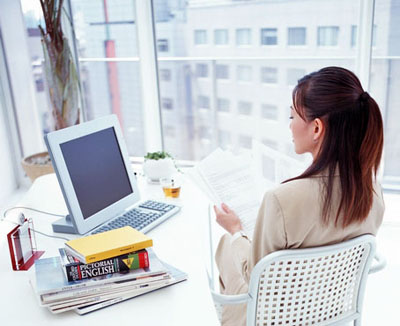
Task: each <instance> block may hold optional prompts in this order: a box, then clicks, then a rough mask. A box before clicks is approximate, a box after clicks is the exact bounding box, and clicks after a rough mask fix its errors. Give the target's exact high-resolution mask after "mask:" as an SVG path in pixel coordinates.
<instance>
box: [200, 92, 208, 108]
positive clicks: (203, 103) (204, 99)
mask: <svg viewBox="0 0 400 326" xmlns="http://www.w3.org/2000/svg"><path fill="white" fill-rule="evenodd" d="M197 107H198V108H200V109H209V108H210V98H209V97H208V96H204V95H199V96H198V97H197Z"/></svg>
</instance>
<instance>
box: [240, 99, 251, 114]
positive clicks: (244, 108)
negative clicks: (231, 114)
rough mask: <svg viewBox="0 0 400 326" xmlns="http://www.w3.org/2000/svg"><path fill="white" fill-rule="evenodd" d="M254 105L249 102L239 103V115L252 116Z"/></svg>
mask: <svg viewBox="0 0 400 326" xmlns="http://www.w3.org/2000/svg"><path fill="white" fill-rule="evenodd" d="M252 110H253V103H251V102H248V101H239V102H238V113H239V114H242V115H252Z"/></svg>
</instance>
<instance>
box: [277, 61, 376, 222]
mask: <svg viewBox="0 0 400 326" xmlns="http://www.w3.org/2000/svg"><path fill="white" fill-rule="evenodd" d="M292 97H293V105H294V109H295V110H296V112H297V113H298V114H299V115H300V117H301V118H302V119H303V120H305V121H312V120H314V119H316V118H319V119H321V120H322V121H323V123H324V125H325V132H324V137H323V140H322V144H321V147H320V150H319V152H318V154H317V156H316V158H314V161H313V163H312V164H311V165H310V166H309V167H308V169H307V170H306V171H304V172H303V173H302V174H301V175H299V176H298V177H295V178H292V179H289V180H286V181H285V182H288V181H291V180H296V179H303V178H308V177H311V176H315V175H317V174H320V173H322V172H325V173H327V176H328V177H327V178H326V179H325V182H324V205H323V209H322V218H323V220H324V221H325V222H328V220H329V219H330V214H329V212H330V209H331V198H332V193H333V181H334V175H335V171H336V169H337V168H338V172H339V175H340V185H341V198H340V204H339V208H338V211H337V213H336V218H335V225H337V224H338V222H339V216H340V214H341V213H342V214H343V220H342V223H341V224H342V227H345V226H347V225H349V224H351V223H353V222H362V221H364V220H365V219H366V218H367V216H368V213H369V211H370V209H371V207H372V201H373V193H374V190H373V178H375V177H376V173H377V170H378V167H379V163H380V160H381V156H382V147H383V123H382V116H381V112H380V110H379V107H378V105H377V103H376V102H375V100H374V99H373V98H372V97H371V96H369V94H368V93H366V92H364V90H363V88H362V86H361V83H360V81H359V80H358V78H357V76H356V75H355V74H354V73H352V72H351V71H349V70H347V69H344V68H340V67H327V68H323V69H321V70H319V71H317V72H313V73H311V74H309V75H306V76H305V77H303V78H302V79H300V80H299V82H298V84H297V86H296V87H295V89H294V90H293V94H292Z"/></svg>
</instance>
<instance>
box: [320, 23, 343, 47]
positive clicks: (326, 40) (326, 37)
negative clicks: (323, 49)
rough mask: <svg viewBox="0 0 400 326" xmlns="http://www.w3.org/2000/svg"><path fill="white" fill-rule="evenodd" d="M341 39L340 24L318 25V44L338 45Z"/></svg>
mask: <svg viewBox="0 0 400 326" xmlns="http://www.w3.org/2000/svg"><path fill="white" fill-rule="evenodd" d="M338 40H339V27H338V26H322V27H321V26H320V27H318V45H319V46H337V45H338Z"/></svg>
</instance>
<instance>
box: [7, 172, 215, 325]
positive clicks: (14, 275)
mask: <svg viewBox="0 0 400 326" xmlns="http://www.w3.org/2000/svg"><path fill="white" fill-rule="evenodd" d="M139 189H140V191H141V194H142V198H145V197H151V198H154V199H161V198H163V194H162V191H161V188H160V186H153V185H152V186H149V185H147V184H146V182H144V181H143V180H142V181H140V180H139ZM144 194H146V196H144ZM177 203H181V204H182V205H183V207H182V210H181V212H180V213H178V215H175V216H173V217H171V218H170V219H168V220H167V221H166V222H164V223H163V224H161V225H159V226H158V227H156V228H155V229H153V230H152V231H150V232H149V233H148V235H149V236H150V237H152V238H153V241H154V250H155V252H156V254H157V255H158V256H159V258H160V259H162V260H164V261H166V262H168V263H169V264H171V265H173V266H175V267H177V268H179V269H181V270H183V271H185V272H186V273H188V280H187V281H185V282H182V283H179V284H176V285H173V286H171V287H168V288H164V289H160V290H158V291H155V292H152V293H149V294H146V295H143V296H140V297H137V298H133V299H131V300H128V301H125V302H122V303H119V304H116V305H114V306H111V307H107V308H105V309H102V310H98V311H95V312H93V313H90V314H88V315H84V316H79V315H77V314H75V313H74V312H71V311H70V312H66V313H62V314H57V315H54V314H52V313H51V312H50V311H48V310H47V309H46V308H44V307H40V306H39V303H38V299H37V297H36V295H35V294H34V292H33V290H32V288H31V286H30V284H29V278H31V277H33V275H34V267H32V268H31V269H30V270H29V271H28V272H15V271H13V270H12V268H11V263H10V258H9V252H8V245H7V243H6V242H5V241H2V242H1V244H0V261H1V264H0V311H1V316H0V324H1V325H5V326H6V325H7V326H8V325H16V326H20V325H41V326H44V325H57V326H58V325H68V326H74V325H95V326H100V325H107V326H108V325H125V324H127V323H129V324H134V325H174V326H175V325H202V326H203V325H219V322H218V319H217V315H216V313H215V309H214V305H213V301H212V298H211V295H210V292H209V290H208V279H207V274H206V268H205V266H206V263H207V262H208V259H209V251H208V250H209V249H208V244H207V231H208V217H207V202H206V200H205V198H204V196H203V195H202V194H201V193H200V192H199V191H198V190H197V189H196V188H195V187H194V186H193V185H192V184H191V183H190V182H188V181H186V182H185V184H183V187H182V193H181V198H180V199H179V200H178V201H177ZM20 204H21V205H24V206H28V207H33V208H37V209H41V210H44V211H49V212H54V213H59V214H64V213H66V212H67V209H66V206H65V203H64V199H63V197H62V194H61V191H60V189H59V186H58V182H57V179H56V177H55V175H54V174H51V175H46V176H43V177H40V178H39V179H37V180H36V181H35V183H34V184H33V185H32V187H31V188H30V190H29V191H28V193H27V195H26V196H25V198H24V200H23V201H22V202H21V203H20ZM10 215H11V214H10ZM25 215H26V217H32V218H33V221H34V226H35V229H37V230H39V231H42V232H46V233H48V234H53V232H52V230H51V223H52V222H53V221H55V220H56V219H57V218H56V217H52V216H48V215H43V214H39V213H34V212H29V211H26V214H25ZM3 223H7V222H3ZM63 236H66V237H69V238H72V237H73V236H71V235H64V234H63ZM36 240H37V244H38V249H39V250H45V251H46V252H45V254H44V256H43V257H51V256H56V255H57V248H59V247H62V246H63V243H64V241H63V240H57V239H51V238H48V237H44V236H42V235H40V234H37V235H36Z"/></svg>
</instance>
